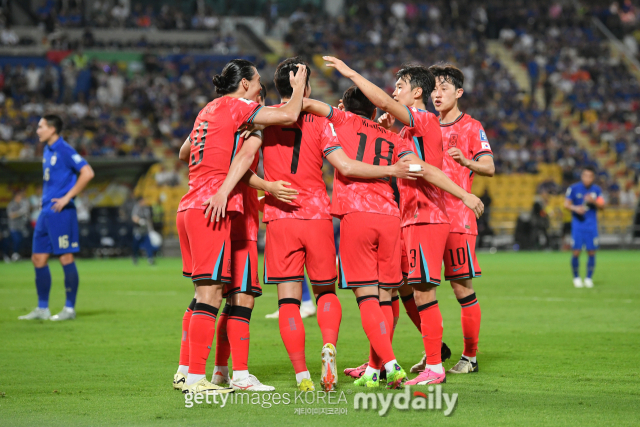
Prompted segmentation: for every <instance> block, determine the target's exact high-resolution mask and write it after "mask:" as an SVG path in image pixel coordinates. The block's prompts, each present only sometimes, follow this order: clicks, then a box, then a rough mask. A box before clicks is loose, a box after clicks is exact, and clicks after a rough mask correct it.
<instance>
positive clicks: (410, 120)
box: [404, 105, 416, 127]
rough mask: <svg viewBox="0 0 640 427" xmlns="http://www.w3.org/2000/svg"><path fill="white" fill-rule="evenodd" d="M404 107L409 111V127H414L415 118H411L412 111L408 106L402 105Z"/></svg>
mask: <svg viewBox="0 0 640 427" xmlns="http://www.w3.org/2000/svg"><path fill="white" fill-rule="evenodd" d="M404 108H406V109H407V113H409V127H414V126H415V125H416V122H415V120H413V113H412V112H411V110H410V109H409V107H407V106H406V105H405V106H404Z"/></svg>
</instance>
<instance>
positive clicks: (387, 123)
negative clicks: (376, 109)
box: [378, 113, 396, 129]
mask: <svg viewBox="0 0 640 427" xmlns="http://www.w3.org/2000/svg"><path fill="white" fill-rule="evenodd" d="M395 121H396V118H395V117H393V116H392V115H391V114H389V113H384V114H383V115H381V116H380V118H379V119H378V124H379V125H380V126H382V127H383V128H385V129H391V126H393V124H394V123H395Z"/></svg>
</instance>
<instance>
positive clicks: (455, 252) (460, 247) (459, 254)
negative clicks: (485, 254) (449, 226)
mask: <svg viewBox="0 0 640 427" xmlns="http://www.w3.org/2000/svg"><path fill="white" fill-rule="evenodd" d="M476 237H477V236H474V235H472V234H463V233H449V238H448V239H447V246H446V248H445V252H444V278H445V280H459V279H472V278H474V277H480V276H482V272H481V271H480V264H478V258H476ZM469 260H471V262H469Z"/></svg>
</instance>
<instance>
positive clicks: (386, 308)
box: [380, 301, 395, 344]
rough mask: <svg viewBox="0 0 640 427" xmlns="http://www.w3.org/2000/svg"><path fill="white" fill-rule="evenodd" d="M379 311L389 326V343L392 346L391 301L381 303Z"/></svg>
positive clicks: (393, 330)
mask: <svg viewBox="0 0 640 427" xmlns="http://www.w3.org/2000/svg"><path fill="white" fill-rule="evenodd" d="M380 310H382V314H384V318H385V320H386V321H387V323H388V324H389V325H391V334H390V335H389V338H390V339H391V343H392V344H393V334H394V332H395V329H394V327H393V326H394V325H393V306H392V303H391V301H382V302H381V303H380Z"/></svg>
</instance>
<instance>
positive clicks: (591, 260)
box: [587, 255, 596, 279]
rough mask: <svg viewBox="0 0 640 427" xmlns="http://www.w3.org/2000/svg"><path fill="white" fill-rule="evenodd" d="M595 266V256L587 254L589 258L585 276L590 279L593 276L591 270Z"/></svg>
mask: <svg viewBox="0 0 640 427" xmlns="http://www.w3.org/2000/svg"><path fill="white" fill-rule="evenodd" d="M595 268H596V256H595V255H589V260H588V261H587V277H588V278H589V279H591V276H593V270H594V269H595Z"/></svg>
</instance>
